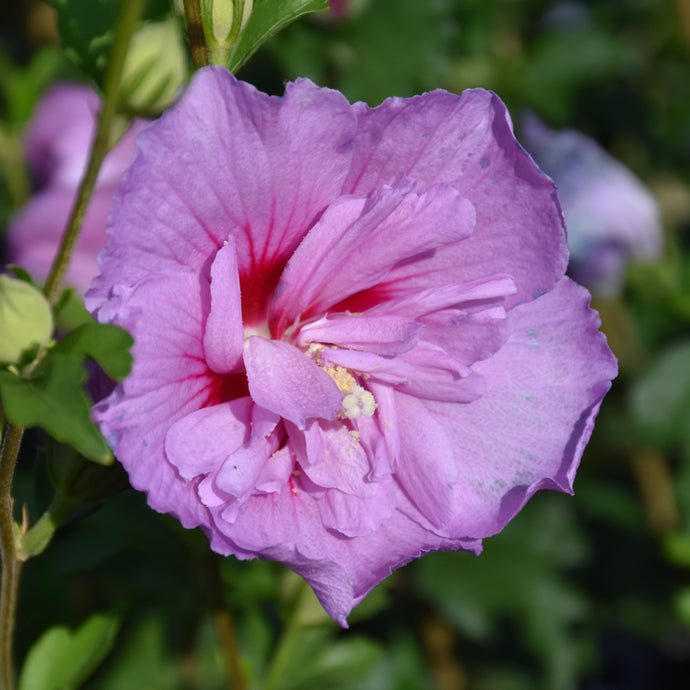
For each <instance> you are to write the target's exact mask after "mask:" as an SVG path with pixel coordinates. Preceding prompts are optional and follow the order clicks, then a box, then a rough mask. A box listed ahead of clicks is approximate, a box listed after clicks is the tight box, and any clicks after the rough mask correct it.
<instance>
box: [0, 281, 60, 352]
mask: <svg viewBox="0 0 690 690" xmlns="http://www.w3.org/2000/svg"><path fill="white" fill-rule="evenodd" d="M52 335H53V312H52V310H51V309H50V304H48V300H46V298H45V297H44V296H43V293H42V292H40V291H39V290H37V289H36V288H35V287H34V286H33V285H31V284H29V283H26V282H24V281H23V280H18V279H17V278H11V277H10V276H3V275H0V363H2V364H19V362H20V361H21V358H22V352H24V351H25V350H27V349H29V348H31V347H42V346H43V345H45V344H46V343H47V342H48V341H49V340H50V338H51V336H52Z"/></svg>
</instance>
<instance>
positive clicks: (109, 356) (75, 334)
mask: <svg viewBox="0 0 690 690" xmlns="http://www.w3.org/2000/svg"><path fill="white" fill-rule="evenodd" d="M133 342H134V341H133V340H132V336H131V335H130V334H129V333H127V331H124V330H122V329H121V328H118V327H117V326H112V325H110V324H102V323H96V322H95V321H92V322H91V323H86V324H83V325H82V326H79V327H78V328H77V329H75V330H73V331H72V332H71V333H69V334H68V335H67V336H65V337H64V338H63V339H62V340H61V341H60V342H59V343H58V344H57V345H56V346H55V352H56V353H70V354H78V355H82V356H85V357H89V358H90V359H93V360H94V361H96V362H98V364H100V365H101V367H103V371H105V373H106V374H108V376H110V378H111V379H115V380H116V381H121V380H122V379H123V378H124V377H125V376H127V374H129V370H130V369H131V368H132V356H131V355H130V354H129V348H130V347H132V343H133Z"/></svg>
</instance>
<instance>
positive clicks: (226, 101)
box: [97, 68, 355, 325]
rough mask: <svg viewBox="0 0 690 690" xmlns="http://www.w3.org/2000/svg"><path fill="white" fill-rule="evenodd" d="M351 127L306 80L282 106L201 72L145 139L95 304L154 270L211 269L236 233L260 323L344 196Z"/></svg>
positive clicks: (329, 95) (334, 103)
mask: <svg viewBox="0 0 690 690" xmlns="http://www.w3.org/2000/svg"><path fill="white" fill-rule="evenodd" d="M354 126H355V118H354V116H353V114H352V112H351V107H350V105H349V103H348V102H347V100H346V99H345V98H344V97H343V96H342V95H341V94H339V93H338V92H336V91H331V90H328V89H320V88H318V87H316V86H315V85H314V84H312V83H311V82H309V81H308V80H299V81H297V82H294V83H292V84H290V85H288V87H287V88H286V93H285V95H284V97H283V98H276V97H271V96H267V95H265V94H262V93H260V92H259V91H257V90H256V89H255V88H254V87H252V86H250V85H249V84H246V83H244V82H239V81H237V80H236V79H235V78H234V77H233V76H232V75H231V74H230V73H229V72H227V70H224V69H221V68H209V69H205V70H200V71H199V72H197V73H196V74H195V76H194V78H193V79H192V81H191V82H190V85H189V87H188V88H187V89H186V90H185V93H184V94H183V96H182V98H181V99H180V102H179V103H178V104H177V105H176V106H175V107H174V108H171V109H170V110H168V111H167V112H166V113H164V114H163V116H162V117H161V118H160V119H159V120H158V121H157V122H156V126H155V127H151V128H149V129H147V130H146V132H144V133H142V135H141V137H140V138H139V140H138V145H139V148H140V151H141V153H140V155H139V157H138V158H137V161H136V162H135V164H134V165H133V166H132V168H131V169H130V171H129V173H128V175H127V179H126V181H125V183H124V185H123V187H122V189H121V192H120V197H121V200H122V203H119V204H118V205H117V207H116V208H115V210H114V213H113V217H112V230H111V231H110V234H111V238H110V245H111V250H110V251H109V252H108V253H107V254H106V255H105V258H104V260H103V264H102V270H103V278H102V280H101V281H100V282H99V283H98V284H97V287H98V286H100V287H98V294H99V295H102V294H103V291H104V290H105V289H106V287H105V286H107V285H108V284H111V283H114V282H124V283H128V284H132V283H134V282H136V280H138V279H139V278H140V277H141V276H143V275H146V274H147V273H149V272H150V271H152V270H162V271H177V270H179V269H180V267H181V266H187V267H190V268H192V269H193V270H195V271H198V272H204V271H207V270H208V269H207V260H208V257H209V256H210V255H212V254H215V252H216V251H217V250H218V249H219V248H220V247H221V246H222V244H223V242H224V241H225V240H226V239H227V238H228V237H229V236H230V235H233V236H234V238H235V241H236V248H237V257H238V262H239V270H240V278H241V282H242V288H243V297H244V299H243V308H244V312H245V314H244V315H245V321H246V322H247V323H249V324H250V325H253V324H254V322H256V321H257V320H258V319H259V318H261V314H260V313H259V312H260V311H261V308H262V304H263V302H264V301H265V300H264V292H265V291H269V292H270V291H272V290H273V288H274V287H275V282H276V281H277V278H278V275H279V271H280V270H282V266H283V264H284V263H285V260H286V259H287V257H288V256H289V255H290V253H291V252H292V251H293V250H294V249H295V247H296V246H297V244H298V243H299V242H300V240H301V239H302V237H303V236H304V234H305V233H306V232H307V230H308V229H309V228H310V227H311V225H312V224H313V223H314V220H315V219H316V218H317V217H318V216H319V214H320V213H321V212H322V211H323V209H324V208H325V207H326V206H327V205H328V204H329V203H330V202H332V201H333V199H335V198H336V196H337V195H338V194H339V193H340V189H341V187H342V182H343V179H344V176H345V175H346V173H347V169H348V167H349V163H350V157H351V151H350V146H349V142H351V140H352V137H353V135H354ZM276 267H278V268H276ZM274 273H275V276H274ZM244 293H246V294H244Z"/></svg>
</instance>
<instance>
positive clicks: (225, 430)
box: [165, 397, 277, 479]
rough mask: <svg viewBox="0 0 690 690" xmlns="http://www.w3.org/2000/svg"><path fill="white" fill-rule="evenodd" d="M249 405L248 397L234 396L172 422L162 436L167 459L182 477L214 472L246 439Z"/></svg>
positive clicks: (186, 477)
mask: <svg viewBox="0 0 690 690" xmlns="http://www.w3.org/2000/svg"><path fill="white" fill-rule="evenodd" d="M252 407H253V403H252V400H251V398H246V397H245V398H237V399H236V400H231V401H230V402H227V403H222V404H220V405H213V406H212V407H205V408H203V409H200V410H196V411H195V412H192V413H191V414H189V415H187V416H186V417H183V418H182V419H180V420H179V421H177V422H175V424H173V425H172V426H171V427H170V430H169V431H168V433H167V434H166V437H165V453H166V456H167V458H168V460H169V461H170V462H171V463H172V464H173V465H175V467H177V469H178V471H179V472H180V475H181V476H182V477H183V478H184V479H193V478H194V477H196V476H198V475H200V474H207V473H209V472H213V471H214V470H216V469H217V468H218V467H220V465H222V463H223V462H224V461H225V459H226V458H227V457H228V456H229V455H231V454H232V453H234V452H235V451H236V450H237V449H238V448H239V447H240V446H241V445H242V444H243V443H244V442H245V440H246V437H247V435H248V429H249V422H250V421H251V410H252ZM275 421H276V422H277V418H275ZM274 426H275V422H274ZM209 439H213V442H212V443H209Z"/></svg>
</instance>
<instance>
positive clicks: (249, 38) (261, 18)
mask: <svg viewBox="0 0 690 690" xmlns="http://www.w3.org/2000/svg"><path fill="white" fill-rule="evenodd" d="M327 7H328V1H327V0H256V2H255V3H254V7H253V9H252V13H251V15H250V17H249V21H248V22H247V25H246V26H245V27H244V29H243V30H242V33H241V34H240V39H239V41H238V42H237V44H236V45H235V46H234V48H232V49H231V50H230V52H229V54H228V60H227V67H228V69H229V70H230V71H231V72H236V71H237V70H238V69H239V68H240V67H242V65H243V64H244V63H245V62H246V61H247V60H248V59H249V57H250V56H251V55H252V53H254V51H255V50H256V49H257V48H258V47H259V46H260V45H261V44H262V43H263V42H264V41H266V40H267V39H269V38H270V37H271V36H273V34H275V33H277V32H278V31H280V30H281V29H282V28H283V27H285V26H287V25H288V24H290V22H293V21H294V20H295V19H297V18H298V17H301V16H302V15H303V14H308V13H309V12H320V11H322V10H325V9H326V8H327Z"/></svg>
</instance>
